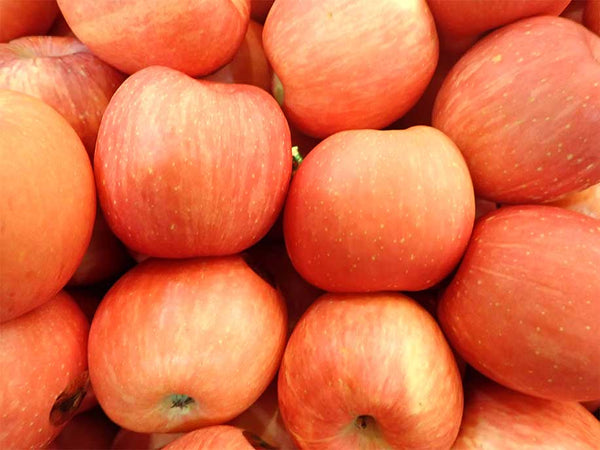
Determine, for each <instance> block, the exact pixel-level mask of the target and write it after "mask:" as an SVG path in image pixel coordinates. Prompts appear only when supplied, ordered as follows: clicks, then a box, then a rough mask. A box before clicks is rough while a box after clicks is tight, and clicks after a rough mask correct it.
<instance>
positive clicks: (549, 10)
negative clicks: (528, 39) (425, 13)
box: [427, 0, 570, 54]
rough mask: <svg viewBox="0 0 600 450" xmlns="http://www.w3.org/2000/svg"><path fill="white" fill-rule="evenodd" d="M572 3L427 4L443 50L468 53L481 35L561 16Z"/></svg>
mask: <svg viewBox="0 0 600 450" xmlns="http://www.w3.org/2000/svg"><path fill="white" fill-rule="evenodd" d="M569 2H570V0H535V1H533V2H531V1H522V0H521V1H515V0H495V1H489V0H461V1H459V2H457V1H448V0H427V4H428V5H429V8H430V9H431V13H432V14H433V17H434V18H435V22H436V25H437V29H438V31H439V33H440V46H441V47H442V48H444V49H445V50H448V51H450V52H453V53H459V54H460V53H462V52H464V51H465V50H467V49H468V48H469V47H470V46H471V45H472V44H473V43H474V42H475V41H476V40H477V39H478V38H479V36H480V35H481V34H483V33H485V32H486V31H490V30H493V29H494V28H499V27H502V26H504V25H508V24H511V23H513V22H516V21H517V20H519V19H524V18H526V17H532V16H541V15H552V16H558V15H559V14H560V13H561V12H563V10H564V9H565V8H566V7H567V5H568V4H569Z"/></svg>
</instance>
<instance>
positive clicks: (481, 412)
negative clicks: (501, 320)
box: [452, 375, 600, 450]
mask: <svg viewBox="0 0 600 450" xmlns="http://www.w3.org/2000/svg"><path fill="white" fill-rule="evenodd" d="M598 442H600V422H598V421H597V420H596V418H595V417H594V416H593V415H592V414H590V412H589V411H586V409H585V408H584V407H583V406H581V405H580V404H579V403H577V402H560V401H553V400H545V399H541V398H535V397H530V396H528V395H525V394H521V393H518V392H515V391H511V390H510V389H507V388H505V387H503V386H500V385H499V384H496V383H494V382H492V381H490V380H487V379H485V378H483V377H482V376H476V375H475V376H473V377H471V378H470V379H469V380H467V381H466V383H465V409H464V414H463V420H462V424H461V427H460V432H459V434H458V438H457V439H456V442H454V445H453V446H452V449H453V450H469V449H483V448H486V449H492V448H498V449H500V448H501V449H504V450H521V449H525V448H531V449H533V448H548V449H550V448H553V449H558V448H561V449H581V450H583V449H589V450H596V449H597V448H598Z"/></svg>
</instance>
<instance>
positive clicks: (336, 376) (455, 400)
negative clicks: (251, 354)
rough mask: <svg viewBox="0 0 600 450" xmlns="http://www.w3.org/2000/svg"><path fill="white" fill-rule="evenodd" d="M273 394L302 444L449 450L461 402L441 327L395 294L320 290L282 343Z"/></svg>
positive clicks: (309, 446) (456, 374)
mask: <svg viewBox="0 0 600 450" xmlns="http://www.w3.org/2000/svg"><path fill="white" fill-rule="evenodd" d="M278 394H279V408H280V410H281V415H282V417H283V421H284V423H285V425H286V428H287V429H288V431H289V432H290V434H291V435H292V437H293V438H294V440H295V442H296V444H297V446H298V447H299V448H302V449H325V448H327V449H351V448H361V449H380V448H427V449H442V448H445V449H448V448H449V447H450V445H451V444H452V442H454V439H455V438H456V435H457V433H458V429H459V425H460V419H461V414H462V407H463V394H462V384H461V378H460V374H459V372H458V368H457V367H456V363H455V361H454V356H453V355H452V351H451V349H450V347H449V346H448V343H447V342H446V340H445V339H444V336H443V334H442V331H441V330H440V328H439V327H438V325H437V323H436V322H435V320H434V319H433V317H431V315H430V314H429V313H427V311H425V309H423V307H421V306H420V305H419V304H418V303H416V302H415V301H414V300H412V299H410V298H409V297H406V296H404V295H402V294H397V293H375V294H325V295H323V296H322V297H320V298H319V299H318V300H317V301H316V302H315V303H313V304H312V305H311V307H310V308H309V309H308V311H307V312H306V313H305V314H304V316H302V318H301V319H300V322H299V323H298V325H297V326H296V328H295V329H294V331H293V333H292V336H291V338H290V340H289V341H288V344H287V347H286V350H285V353H284V356H283V360H282V363H281V368H280V371H279V378H278Z"/></svg>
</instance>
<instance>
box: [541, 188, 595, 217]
mask: <svg viewBox="0 0 600 450" xmlns="http://www.w3.org/2000/svg"><path fill="white" fill-rule="evenodd" d="M547 205H551V206H560V207H561V208H566V209H570V210H572V211H577V212H578V213H581V214H585V215H586V216H590V217H593V218H594V219H600V183H598V184H595V185H593V186H591V187H589V188H587V189H584V190H583V191H579V192H570V193H569V194H566V195H564V196H563V197H561V198H559V199H558V200H555V201H553V202H549V203H547Z"/></svg>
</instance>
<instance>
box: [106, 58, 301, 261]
mask: <svg viewBox="0 0 600 450" xmlns="http://www.w3.org/2000/svg"><path fill="white" fill-rule="evenodd" d="M290 149H291V145H290V132H289V127H288V125H287V122H286V120H285V117H284V115H283V113H282V112H281V109H280V108H279V106H278V105H277V102H275V100H274V99H273V98H272V97H271V96H270V95H269V94H268V93H266V92H265V91H263V90H262V89H259V88H257V87H255V86H248V85H239V84H222V83H213V82H209V81H203V80H195V79H193V78H190V77H188V76H186V75H185V74H183V73H181V72H177V71H175V70H172V69H168V68H165V67H150V68H147V69H143V70H141V71H139V72H137V73H136V74H134V75H132V76H131V77H129V78H128V79H127V80H126V81H125V82H124V83H123V84H122V85H121V87H120V88H119V89H118V90H117V92H116V93H115V95H114V96H113V98H112V99H111V101H110V103H109V105H108V107H107V109H106V112H105V114H104V117H103V118H102V123H101V125H100V132H99V135H98V144H97V146H96V153H95V156H94V167H95V172H96V183H97V186H98V195H99V199H100V204H101V205H102V210H103V211H104V217H105V218H106V221H107V223H108V224H109V226H110V227H111V229H112V230H113V232H114V233H115V235H116V236H117V237H118V238H119V239H120V240H121V241H122V242H123V243H124V244H125V245H126V246H127V247H129V248H130V249H132V250H134V251H136V252H138V253H142V254H145V255H150V256H155V257H166V258H186V257H194V256H217V255H225V254H234V253H238V252H240V251H242V250H244V249H246V248H248V247H250V246H251V245H253V244H254V243H256V242H258V241H259V240H260V239H261V238H262V237H263V236H264V235H265V234H266V233H267V231H268V230H269V228H270V227H271V225H272V224H273V223H274V222H275V219H276V218H277V215H278V214H279V211H280V210H281V208H282V206H283V202H284V200H285V195H286V192H287V189H288V184H289V179H290V174H291V166H292V163H291V159H292V158H291V150H290ZM158 212H160V213H158Z"/></svg>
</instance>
